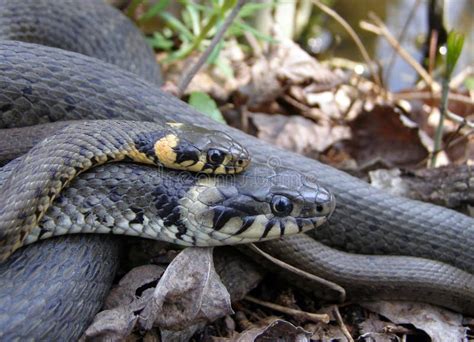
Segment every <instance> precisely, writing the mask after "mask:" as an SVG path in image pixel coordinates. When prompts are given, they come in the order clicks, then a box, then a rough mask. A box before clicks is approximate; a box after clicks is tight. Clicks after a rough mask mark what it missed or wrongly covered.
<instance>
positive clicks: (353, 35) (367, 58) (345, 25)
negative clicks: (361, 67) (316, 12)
mask: <svg viewBox="0 0 474 342" xmlns="http://www.w3.org/2000/svg"><path fill="white" fill-rule="evenodd" d="M312 2H313V4H315V5H316V6H318V7H319V9H320V10H321V11H323V12H325V13H326V14H327V15H329V16H331V17H332V18H334V20H336V21H337V22H338V23H339V24H340V25H341V26H342V27H343V28H344V29H345V30H346V31H347V33H349V35H350V36H351V38H352V39H353V40H354V42H355V44H356V46H357V47H358V49H359V51H360V53H361V55H362V58H364V60H365V63H366V64H367V67H368V68H369V69H370V73H371V74H372V77H373V79H374V82H375V83H376V84H377V85H378V86H379V88H380V89H383V88H382V81H381V80H380V77H379V75H378V73H377V72H376V70H375V69H374V67H373V65H372V60H371V59H370V56H369V53H368V52H367V50H366V49H365V47H364V45H363V44H362V41H361V40H360V38H359V36H358V35H357V33H355V31H354V30H353V29H352V27H351V26H350V25H349V24H348V23H347V21H345V20H344V18H342V17H341V16H340V15H339V14H337V13H336V12H335V11H334V10H332V9H331V8H329V7H328V6H326V5H324V4H322V3H321V2H320V1H319V0H312Z"/></svg>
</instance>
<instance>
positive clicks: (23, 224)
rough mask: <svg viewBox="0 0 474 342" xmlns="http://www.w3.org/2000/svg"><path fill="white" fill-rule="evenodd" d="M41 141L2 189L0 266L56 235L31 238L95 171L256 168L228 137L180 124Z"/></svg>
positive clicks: (68, 133)
mask: <svg viewBox="0 0 474 342" xmlns="http://www.w3.org/2000/svg"><path fill="white" fill-rule="evenodd" d="M40 128H41V127H40ZM4 131H9V130H8V129H7V130H4ZM28 131H30V134H31V130H28ZM7 135H8V134H7ZM25 135H26V130H25ZM40 140H41V141H40V142H38V143H37V144H36V145H35V146H34V147H33V148H32V149H31V150H30V151H29V152H28V153H27V154H26V155H25V156H24V157H23V158H21V160H19V162H18V163H17V164H16V166H15V168H14V169H13V170H12V171H11V173H10V176H9V177H8V178H7V179H6V181H5V182H4V184H3V186H2V188H1V189H0V261H3V260H5V259H6V258H7V257H8V256H9V255H10V254H11V253H12V252H14V251H15V250H16V249H18V248H19V247H21V246H22V245H23V242H24V240H25V239H26V238H29V241H34V240H35V239H37V238H41V237H44V236H48V235H50V234H46V231H45V230H44V229H43V230H41V229H40V231H39V232H38V233H37V234H36V235H34V238H33V237H32V236H29V235H30V233H31V231H32V229H34V228H35V227H36V226H37V225H38V222H39V220H40V219H41V218H42V217H43V215H44V214H45V212H46V211H47V209H48V208H49V207H50V205H51V203H52V202H53V201H54V199H55V198H56V197H57V195H58V194H59V193H60V192H61V190H62V189H63V188H64V187H65V186H67V185H68V184H69V182H70V181H71V180H72V179H73V178H74V177H75V176H77V175H79V174H81V173H82V172H85V171H87V170H89V169H90V168H92V167H94V166H97V165H101V164H104V163H107V162H112V161H127V160H128V161H134V162H138V163H144V164H152V165H156V166H161V167H166V168H170V169H176V170H186V171H192V172H201V173H209V174H233V173H238V172H241V171H242V170H243V169H245V168H246V167H247V166H248V164H249V162H250V158H249V155H248V152H247V150H246V149H245V148H244V147H242V146H241V145H239V144H238V143H236V142H235V141H233V140H232V139H231V138H230V137H229V136H228V135H226V134H224V133H220V132H217V131H212V130H207V129H204V128H200V127H197V126H193V125H186V124H179V123H165V124H163V125H159V124H157V123H151V122H147V123H145V122H135V121H125V120H95V121H82V122H77V123H74V122H72V123H69V124H68V125H66V126H61V127H58V130H57V131H56V132H54V134H52V135H49V136H48V137H44V139H40ZM183 227H184V226H183ZM182 229H184V228H182Z"/></svg>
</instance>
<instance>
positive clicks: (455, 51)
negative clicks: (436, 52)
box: [446, 31, 464, 78]
mask: <svg viewBox="0 0 474 342" xmlns="http://www.w3.org/2000/svg"><path fill="white" fill-rule="evenodd" d="M463 45H464V34H462V33H460V32H456V31H451V32H449V34H448V40H447V43H446V48H447V52H446V77H448V78H449V77H451V74H452V73H453V70H454V68H455V67H456V63H457V62H458V59H459V56H460V55H461V52H462V47H463Z"/></svg>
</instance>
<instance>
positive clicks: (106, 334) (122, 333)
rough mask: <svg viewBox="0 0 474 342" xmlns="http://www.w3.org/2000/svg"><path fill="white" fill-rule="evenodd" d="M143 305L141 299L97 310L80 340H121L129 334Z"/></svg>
mask: <svg viewBox="0 0 474 342" xmlns="http://www.w3.org/2000/svg"><path fill="white" fill-rule="evenodd" d="M144 306H145V303H144V301H143V300H138V301H135V302H133V303H131V304H129V305H125V306H120V307H116V308H114V309H111V310H104V311H101V312H99V313H98V314H97V315H96V316H95V317H94V321H93V322H92V324H91V325H90V326H89V327H88V328H87V330H86V331H85V332H84V335H83V336H82V337H81V341H123V340H124V339H125V338H126V337H127V336H129V335H130V334H131V333H132V331H133V329H134V328H135V325H136V323H137V321H138V317H139V316H138V315H139V313H140V312H141V310H142V309H143V307H144Z"/></svg>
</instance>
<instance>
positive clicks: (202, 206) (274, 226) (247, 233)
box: [180, 163, 336, 246]
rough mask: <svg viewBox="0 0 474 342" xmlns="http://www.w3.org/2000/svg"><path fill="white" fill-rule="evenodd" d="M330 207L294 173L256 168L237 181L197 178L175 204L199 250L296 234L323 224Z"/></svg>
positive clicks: (327, 196) (326, 195)
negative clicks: (205, 247) (211, 246)
mask: <svg viewBox="0 0 474 342" xmlns="http://www.w3.org/2000/svg"><path fill="white" fill-rule="evenodd" d="M335 203H336V202H335V199H334V196H333V195H332V194H331V193H330V192H329V191H328V190H327V189H325V188H324V187H322V186H321V185H319V184H317V183H316V182H314V181H313V180H311V179H309V178H307V177H305V176H304V175H302V174H300V173H299V172H296V171H292V170H281V169H280V170H279V169H278V168H268V167H266V166H265V167H260V166H259V165H258V164H256V163H253V164H252V166H251V167H250V168H249V170H247V172H246V173H245V174H242V175H236V176H234V177H229V176H227V177H226V176H218V177H200V178H199V180H198V181H197V182H196V185H195V186H194V187H193V188H192V189H190V190H189V191H188V193H187V195H186V196H185V197H183V198H182V199H181V201H180V204H181V205H182V207H181V208H182V209H181V210H182V213H183V211H184V214H185V215H183V216H185V217H186V225H187V226H188V227H194V228H193V229H188V232H187V233H190V234H195V235H194V236H193V240H194V241H195V242H194V244H196V245H203V246H204V245H210V244H214V245H220V244H238V243H248V242H256V241H262V240H268V239H273V238H278V237H281V236H284V235H290V234H297V233H301V232H304V231H307V230H310V229H313V228H316V227H318V226H320V225H321V224H323V223H324V222H326V221H327V220H328V218H329V217H330V215H331V213H332V212H333V210H334V208H335ZM194 232H196V233H194ZM210 242H211V243H210Z"/></svg>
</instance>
